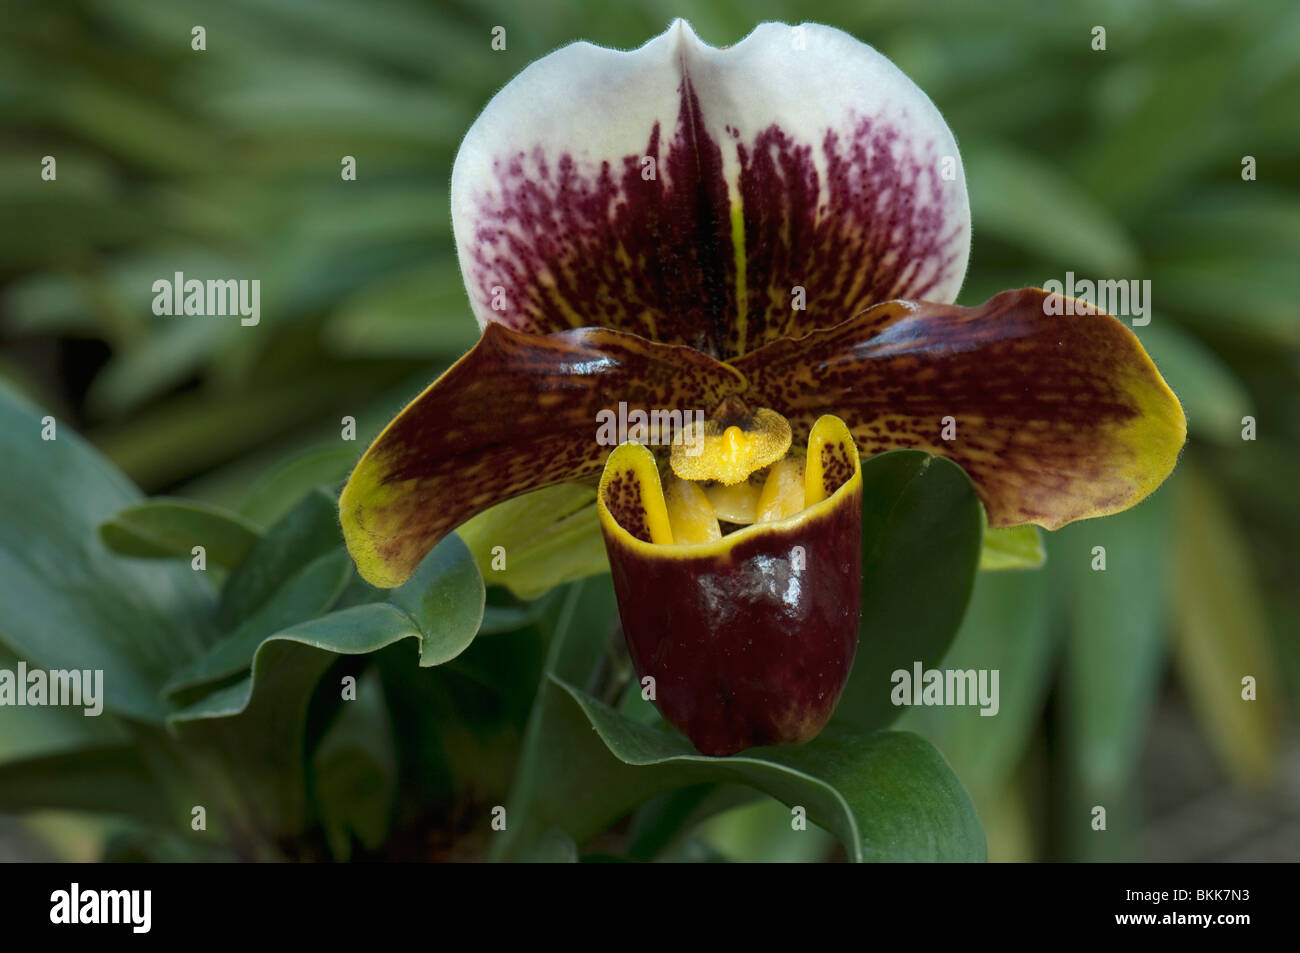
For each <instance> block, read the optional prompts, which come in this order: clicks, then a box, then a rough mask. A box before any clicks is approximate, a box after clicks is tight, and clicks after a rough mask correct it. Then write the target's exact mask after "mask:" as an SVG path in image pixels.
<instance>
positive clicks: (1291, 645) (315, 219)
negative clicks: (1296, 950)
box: [0, 0, 1300, 860]
mask: <svg viewBox="0 0 1300 953" xmlns="http://www.w3.org/2000/svg"><path fill="white" fill-rule="evenodd" d="M675 16H685V17H687V18H689V19H690V20H691V21H692V24H693V26H694V27H695V28H696V30H697V31H698V32H699V34H700V35H701V37H702V38H703V39H704V40H705V41H706V42H710V43H712V44H715V45H726V44H730V43H734V42H736V41H738V40H739V39H740V38H742V37H743V36H744V35H745V34H746V33H748V32H749V30H750V29H751V28H752V27H753V26H754V25H755V24H756V23H757V22H760V21H762V20H767V19H776V20H785V21H787V22H799V21H801V20H817V21H821V22H825V23H829V24H832V25H834V26H837V27H840V28H842V29H845V30H847V31H849V32H851V33H853V34H854V35H856V36H857V37H859V38H860V39H862V40H864V41H866V42H868V43H870V44H872V45H873V46H875V47H877V48H878V49H880V50H881V51H882V52H883V53H885V54H886V55H887V56H888V57H890V58H891V59H892V60H894V61H895V62H896V63H897V64H898V65H899V66H900V67H901V68H902V69H903V70H904V71H905V72H907V73H908V74H909V75H910V76H911V77H912V78H913V79H914V80H915V81H916V82H917V83H918V84H919V85H920V86H921V87H922V88H923V89H924V90H925V91H926V92H927V93H928V94H929V95H930V97H931V98H932V99H933V100H934V101H935V103H936V104H937V105H938V106H939V108H940V109H941V110H942V112H943V113H944V115H945V116H946V118H947V120H948V122H949V124H950V125H951V126H952V128H953V130H954V132H955V133H956V136H957V140H958V142H959V144H960V146H961V148H962V152H963V157H964V161H965V164H966V168H967V175H968V184H969V189H970V194H971V204H972V215H973V221H974V248H973V252H972V256H971V269H970V272H969V275H968V278H967V282H966V286H965V289H964V290H963V293H962V296H961V299H960V302H961V303H963V304H974V303H978V302H980V301H983V300H984V299H986V298H987V297H989V296H990V295H991V294H993V293H995V292H997V291H1000V290H1002V289H1004V288H1010V287H1019V286H1023V285H1041V284H1042V283H1043V282H1045V281H1047V280H1049V279H1052V278H1056V279H1058V280H1063V279H1064V276H1065V273H1066V271H1067V270H1069V271H1073V272H1075V273H1076V275H1079V276H1081V277H1082V276H1088V277H1108V278H1137V279H1150V281H1151V282H1152V288H1153V299H1154V317H1153V320H1152V322H1151V324H1150V325H1149V326H1147V327H1144V328H1139V329H1137V331H1138V334H1139V335H1140V337H1141V338H1142V340H1143V342H1144V344H1145V345H1146V346H1147V348H1148V350H1149V351H1150V352H1151V354H1152V355H1153V357H1154V358H1155V360H1156V362H1157V364H1158V365H1159V367H1160V368H1161V370H1162V372H1163V373H1164V374H1165V375H1166V377H1167V379H1168V380H1169V382H1170V384H1171V386H1172V387H1173V388H1174V390H1175V391H1176V392H1177V393H1178V394H1179V396H1180V397H1181V399H1182V400H1183V402H1184V406H1185V408H1186V411H1187V416H1188V420H1189V427H1190V432H1191V441H1190V443H1189V446H1188V448H1187V450H1186V452H1185V454H1184V457H1183V459H1182V461H1181V463H1180V465H1179V468H1178V470H1177V471H1176V473H1175V475H1174V477H1173V478H1172V479H1171V480H1170V482H1169V483H1168V484H1167V485H1166V486H1165V487H1164V488H1163V489H1162V490H1161V491H1160V492H1159V493H1157V494H1156V495H1155V496H1154V497H1152V498H1151V499H1150V500H1149V501H1147V502H1146V503H1144V504H1143V505H1141V506H1139V507H1138V508H1136V509H1134V510H1132V511H1130V512H1129V513H1126V514H1124V515H1122V516H1120V517H1116V518H1113V519H1107V520H1104V521H1100V522H1091V523H1084V524H1078V525H1075V526H1073V527H1070V528H1067V529H1066V530H1064V531H1062V532H1059V533H1056V534H1050V538H1049V539H1048V544H1047V545H1048V553H1049V558H1048V565H1047V567H1046V568H1045V569H1043V570H1040V571H1038V572H1028V573H1027V572H1004V573H984V574H982V575H981V577H980V580H979V582H978V583H977V587H976V595H975V599H974V602H973V604H972V608H971V612H970V615H969V617H968V619H967V622H966V624H965V626H964V628H963V630H962V633H961V635H960V636H959V638H958V641H957V643H956V645H955V647H954V649H953V651H952V654H951V655H950V656H949V662H948V663H947V664H948V666H949V667H967V666H974V667H982V668H999V669H1000V670H1001V688H1002V710H1001V713H1000V715H999V716H998V717H996V718H980V717H978V715H977V714H976V712H974V711H968V712H952V711H943V712H937V711H933V710H931V711H919V712H911V713H909V714H908V715H907V716H905V717H904V719H903V722H902V725H903V726H904V727H911V728H913V729H915V730H919V731H922V732H923V733H925V734H926V735H927V736H928V737H930V738H931V739H932V740H933V741H934V742H935V744H936V745H938V747H939V748H940V749H941V750H942V751H943V752H944V754H945V755H946V756H947V757H948V759H949V760H950V761H951V762H952V764H953V767H954V768H955V769H956V772H957V774H958V776H959V777H960V778H961V779H962V781H963V782H964V783H965V785H966V786H967V788H968V789H969V790H970V791H971V793H972V795H973V797H974V798H975V801H976V804H977V805H978V807H979V810H980V813H981V817H982V819H983V821H984V824H985V828H986V832H987V836H988V840H989V851H990V856H991V857H992V858H993V859H1123V860H1136V859H1152V860H1167V859H1293V860H1294V859H1300V751H1298V749H1297V736H1296V732H1295V730H1294V713H1295V710H1296V700H1297V698H1300V641H1298V639H1297V633H1300V585H1298V583H1300V579H1298V578H1297V574H1298V570H1300V493H1297V491H1296V486H1297V481H1296V473H1297V472H1298V471H1300V304H1298V302H1300V188H1298V186H1300V6H1297V5H1296V4H1295V3H1293V2H1289V0H1278V2H1249V3H1247V2H1222V3H1216V2H1210V0H1181V2H1175V0H1165V2H1155V0H1115V2H1084V3H1074V4H1070V5H1068V6H1067V5H1064V4H1055V3H1042V2H1029V0H999V2H991V3H975V2H917V0H900V2H861V0H853V2H847V0H846V2H839V0H829V2H820V3H816V4H808V3H794V2H788V3H781V2H764V0H759V2H747V3H743V4H742V3H740V2H738V0H717V2H679V3H669V2H659V0H634V2H621V3H617V4H610V3H601V2H596V0H583V2H577V0H574V2H567V3H561V2H531V3H505V2H475V3H469V2H462V3H457V2H447V0H440V2H433V3H430V2H421V0H368V2H364V3H362V2H355V0H226V2H223V3H222V4H219V5H213V4H210V3H200V2H197V0H169V2H167V3H147V4H146V3H139V2H136V0H66V2H55V3H35V2H33V3H15V4H10V5H9V8H8V11H7V15H6V17H5V18H4V19H5V24H6V25H5V29H4V31H3V33H0V113H2V114H3V129H4V138H3V146H2V147H0V170H2V171H3V174H0V216H2V217H3V221H4V223H5V228H4V229H3V231H2V233H0V341H2V342H3V355H2V356H0V375H3V376H4V377H5V378H6V379H8V380H9V381H11V382H12V383H14V384H16V385H17V386H18V387H19V388H20V389H22V390H24V391H26V392H27V393H28V394H30V395H31V396H32V397H33V398H34V399H35V400H37V401H38V402H40V403H41V404H42V405H43V406H46V407H49V408H51V411H52V412H53V413H56V414H57V415H58V416H59V417H60V418H61V420H63V421H67V422H69V423H71V424H72V425H73V426H75V427H76V428H77V429H79V430H81V431H82V432H83V433H85V434H87V435H88V436H89V438H90V439H91V440H92V441H93V442H94V443H95V444H96V445H97V446H98V447H99V448H100V449H101V450H102V451H103V452H104V453H106V454H107V455H108V456H109V457H110V458H111V459H112V460H113V461H115V462H116V463H117V464H118V465H119V466H120V467H121V468H122V469H123V470H124V471H125V472H126V473H127V474H128V475H129V476H130V477H131V478H132V479H133V480H135V481H136V482H137V483H138V484H140V485H141V486H142V487H143V488H144V489H145V491H146V492H151V493H157V492H167V493H169V494H173V495H180V496H187V497H192V498H197V499H201V500H207V501H212V502H215V503H220V504H225V505H232V506H233V505H236V504H238V503H241V502H244V501H246V500H247V499H248V497H249V494H250V493H256V487H257V484H256V481H257V478H258V477H259V476H260V475H262V474H264V473H266V472H267V471H268V470H270V469H271V468H272V467H274V466H275V465H277V464H279V463H281V462H283V461H285V460H287V459H290V458H293V457H295V456H298V455H301V454H304V452H305V453H307V456H306V457H304V458H303V459H304V461H305V462H304V464H303V466H305V467H309V468H310V467H313V466H315V467H320V468H321V472H322V473H326V472H331V468H333V469H337V468H338V466H339V465H340V460H342V463H343V465H344V466H346V462H347V460H348V459H351V458H354V457H355V455H356V454H357V453H358V452H359V450H360V449H361V448H362V447H364V445H365V443H366V442H367V441H368V439H369V438H370V437H371V436H373V435H374V434H375V433H377V432H378V429H379V428H380V427H381V426H382V425H383V424H384V423H385V422H386V421H387V419H388V418H389V417H390V416H391V414H392V413H393V412H394V411H395V410H396V409H397V408H398V407H399V406H400V405H401V404H402V403H403V402H404V401H405V400H406V399H408V398H409V397H411V396H413V395H414V394H415V393H416V392H417V391H418V390H419V389H421V388H422V387H423V386H424V385H425V384H426V383H427V382H428V381H429V380H431V379H432V378H433V377H434V376H435V375H436V374H437V373H438V372H439V371H440V370H441V369H442V368H444V367H445V366H447V365H448V364H449V363H450V362H451V361H452V360H454V359H455V358H456V357H457V356H459V354H460V353H462V352H463V351H464V350H465V349H466V348H467V347H468V346H469V345H470V344H472V342H473V340H474V339H475V337H476V334H477V331H476V327H475V324H474V321H473V318H472V316H471V314H470V311H469V307H468V304H467V301H466V298H465V294H464V289H463V286H462V284H461V280H460V276H459V271H458V268H457V265H456V260H455V256H454V252H453V248H452V240H451V226H450V219H449V212H448V180H449V177H450V170H451V164H452V160H453V158H454V155H455V150H456V147H457V144H458V142H459V140H460V138H461V136H462V135H463V134H464V132H465V130H466V129H467V128H468V126H469V124H470V123H471V122H472V121H473V119H474V117H475V115H476V114H477V112H478V111H479V110H480V109H481V108H482V107H483V106H484V105H485V104H486V102H487V100H488V99H489V97H490V96H491V95H492V94H493V93H494V92H495V91H496V90H497V89H498V88H499V87H500V86H501V85H502V84H504V83H505V82H506V81H508V80H509V79H510V78H511V77H512V76H513V75H514V74H515V73H517V72H518V71H519V70H520V69H522V68H523V67H524V66H525V65H527V64H528V63H529V62H531V61H532V60H534V59H536V58H537V57H539V56H541V55H544V54H545V53H547V52H548V51H550V50H552V49H554V48H556V47H557V46H560V45H562V44H564V43H567V42H570V41H572V40H575V39H587V40H590V41H593V42H596V43H599V44H602V45H606V46H615V47H624V48H628V47H633V46H637V45H640V44H641V43H643V42H644V41H646V40H647V39H649V38H650V37H651V36H653V35H655V34H657V33H659V32H661V31H662V30H663V29H664V27H665V26H666V25H667V24H668V22H669V21H670V20H671V19H672V18H673V17H675ZM195 25H202V26H203V27H205V29H206V31H207V49H206V51H204V52H195V51H193V50H191V48H190V40H191V32H190V31H191V28H192V27H193V26H195ZM498 25H500V26H504V27H505V29H506V37H507V48H506V50H505V51H500V52H497V51H493V50H492V49H491V48H490V40H491V31H492V28H493V27H494V26H498ZM1094 26H1103V27H1104V28H1105V30H1106V46H1107V48H1106V50H1105V51H1104V52H1102V51H1094V50H1093V49H1092V41H1093V27H1094ZM45 155H53V156H55V157H56V159H57V163H58V166H57V168H58V178H57V180H56V181H54V182H46V181H42V179H41V177H40V163H41V158H42V157H43V156H45ZM343 156H354V157H356V160H357V172H358V177H357V181H355V182H344V181H342V180H341V179H340V175H339V172H340V160H341V158H342V157H343ZM1245 156H1253V157H1254V158H1255V160H1256V164H1257V179H1256V180H1255V181H1243V179H1242V175H1241V171H1242V161H1243V157H1245ZM175 271H183V272H185V273H186V274H187V275H193V276H204V277H211V276H237V277H250V278H251V277H255V278H259V279H260V280H261V284H262V301H261V313H262V317H261V324H260V325H259V326H258V327H257V328H255V329H250V328H241V327H240V326H239V324H238V322H237V321H235V320H233V319H231V320H225V321H222V320H208V321H188V320H172V319H168V318H159V317H155V316H154V315H153V314H152V311H151V308H150V302H151V301H152V298H153V293H152V290H151V284H152V282H153V281H154V280H155V279H156V278H158V277H162V276H170V275H171V274H172V273H173V272H175ZM345 414H346V415H352V416H355V417H356V419H357V421H358V442H357V443H356V444H354V445H343V447H342V448H340V442H339V439H338V434H339V420H340V417H341V416H342V415H345ZM1248 415H1249V416H1253V417H1255V418H1256V419H1257V422H1258V424H1257V426H1258V438H1257V439H1256V440H1253V441H1246V440H1243V439H1242V418H1243V417H1245V416H1248ZM1098 545H1101V546H1105V547H1106V549H1107V553H1108V567H1107V571H1106V572H1104V573H1098V572H1093V571H1092V570H1091V568H1090V563H1091V561H1092V550H1093V547H1095V546H1098ZM1247 675H1249V676H1253V677H1254V678H1255V679H1256V680H1257V683H1258V698H1257V700H1255V701H1253V702H1246V701H1242V699H1241V678H1242V677H1243V676H1247ZM967 716H970V717H967ZM466 770H467V771H470V772H473V771H475V770H482V771H484V772H485V773H486V774H487V775H489V776H491V777H493V778H494V777H495V776H496V775H498V774H500V766H499V765H494V764H488V765H484V764H482V763H480V762H476V761H474V760H473V759H470V760H469V761H468V762H467V765H466ZM482 783H483V785H485V786H487V787H489V788H490V787H491V785H492V784H493V783H495V782H494V781H492V780H491V779H489V780H485V781H483V782H482ZM1096 805H1102V806H1104V807H1106V809H1107V830H1106V831H1105V832H1099V831H1094V830H1093V829H1092V826H1091V820H1092V809H1093V807H1094V806H1096ZM786 819H788V812H786V811H785V809H784V808H783V807H781V806H780V805H777V804H776V802H765V801H760V802H756V803H755V804H752V805H750V806H747V807H744V808H741V809H738V810H735V811H731V812H728V813H725V814H723V815H720V816H719V817H717V818H715V819H714V820H712V821H710V822H709V824H708V826H707V827H706V829H705V830H703V831H702V832H701V840H700V843H703V844H707V845H709V847H710V849H712V850H715V851H717V852H720V853H721V854H722V855H723V856H728V857H734V858H742V859H809V860H811V859H822V858H830V857H834V856H835V850H834V849H833V848H832V847H831V846H830V842H829V841H828V840H824V839H823V840H819V839H817V838H801V839H800V838H792V837H791V836H790V834H789V831H788V824H787V823H785V820H786ZM0 822H2V823H0V857H4V856H26V855H28V854H31V855H40V856H44V855H45V853H46V852H50V851H52V852H53V854H54V855H55V856H64V857H89V856H96V855H97V852H98V849H99V844H100V841H101V840H102V838H103V837H104V836H105V833H106V831H108V830H109V829H108V828H106V827H104V826H103V824H101V823H99V822H94V823H91V822H88V821H85V820H83V819H80V818H74V817H72V816H69V815H66V814H54V813H50V814H41V813H38V814H36V815H34V816H31V817H29V818H26V819H24V820H23V821H21V822H19V821H18V820H15V819H0Z"/></svg>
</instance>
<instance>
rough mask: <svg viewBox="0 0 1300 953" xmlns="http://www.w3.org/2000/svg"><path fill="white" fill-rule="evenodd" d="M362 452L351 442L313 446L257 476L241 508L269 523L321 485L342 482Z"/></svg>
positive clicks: (254, 518)
mask: <svg viewBox="0 0 1300 953" xmlns="http://www.w3.org/2000/svg"><path fill="white" fill-rule="evenodd" d="M358 453H359V451H358V450H356V449H355V448H353V447H352V446H349V445H348V444H342V445H336V444H327V445H325V446H322V447H313V448H312V449H310V450H305V451H303V452H302V453H299V454H296V455H295V456H293V457H290V458H289V459H288V460H285V461H284V462H283V463H281V464H280V465H279V466H277V467H275V468H274V469H272V470H270V471H268V472H267V473H265V474H264V475H262V476H260V477H258V479H257V480H255V481H254V482H253V485H252V486H250V487H249V489H248V492H247V494H246V495H245V497H244V500H243V502H242V503H241V504H240V506H239V511H240V512H241V513H243V514H244V516H245V517H247V518H248V520H249V521H250V522H252V523H255V524H256V525H258V526H270V525H272V524H273V523H275V522H276V521H277V520H279V519H280V518H281V517H282V516H284V515H285V514H286V513H287V512H289V510H290V509H292V508H293V505H294V504H295V503H297V502H298V501H299V500H301V499H302V498H303V497H304V496H305V495H306V494H307V493H309V492H311V491H312V490H313V489H315V488H316V487H318V486H334V485H335V484H338V483H341V482H343V479H344V478H345V477H346V476H347V475H348V471H350V470H351V469H352V467H353V465H354V464H355V463H356V462H357V456H358Z"/></svg>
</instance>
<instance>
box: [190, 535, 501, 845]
mask: <svg viewBox="0 0 1300 953" xmlns="http://www.w3.org/2000/svg"><path fill="white" fill-rule="evenodd" d="M483 600H484V587H483V580H482V578H481V577H480V576H479V574H478V569H477V568H476V567H475V566H474V562H473V560H472V559H471V558H470V556H469V552H468V551H467V550H466V549H465V546H464V544H463V543H461V542H460V540H459V539H457V538H456V537H455V536H454V535H453V536H448V537H447V538H446V539H444V540H443V541H442V542H441V543H439V544H438V545H437V546H436V547H434V549H433V551H432V552H431V553H429V555H428V556H426V557H425V558H424V561H423V562H421V563H420V566H419V568H418V569H417V570H416V572H415V574H414V575H413V576H412V577H411V579H410V580H409V581H408V582H407V583H406V584H405V585H403V586H402V587H401V588H399V589H394V590H392V591H391V592H390V593H388V601H387V602H375V603H369V604H366V605H359V606H354V607H352V608H349V609H343V610H340V611H338V612H334V613H331V614H329V615H326V616H321V617H320V618H317V619H313V620H311V621H309V622H304V623H302V624H300V625H294V626H290V627H289V628H287V629H284V630H282V631H280V632H276V633H274V634H273V635H270V636H268V637H267V638H265V639H264V640H263V641H262V643H261V644H260V645H259V646H258V648H257V651H256V653H255V654H254V656H253V663H252V670H251V672H250V674H249V676H248V677H247V678H244V679H242V680H240V681H237V682H234V683H233V684H230V685H227V686H225V687H222V688H219V689H217V690H216V691H214V692H212V693H211V694H209V695H208V696H206V697H205V698H203V699H201V700H199V701H197V702H195V703H194V704H192V705H189V706H188V707H186V708H185V709H183V710H181V711H179V712H177V713H176V714H174V715H172V716H171V717H170V718H169V719H168V721H169V724H171V725H172V726H173V727H174V728H175V729H176V730H177V731H178V732H179V733H180V735H181V738H182V739H183V740H184V741H185V742H186V743H187V744H202V745H205V746H206V747H208V748H209V749H212V750H218V751H222V752H225V753H226V756H227V757H228V758H229V759H230V765H229V770H231V771H234V772H236V775H237V776H238V778H239V785H240V790H241V791H244V792H246V799H247V800H248V801H249V803H250V810H252V811H253V812H254V813H255V816H256V822H257V824H258V826H259V828H260V829H263V830H268V831H272V832H275V833H277V834H290V833H296V832H298V831H300V830H301V829H302V826H303V824H304V822H305V812H306V793H305V765H304V762H303V756H304V752H303V732H304V730H305V727H306V722H307V713H308V706H309V704H310V702H311V697H312V693H313V691H314V689H315V687H316V684H317V682H318V681H319V679H320V677H321V675H323V674H324V672H325V671H326V670H327V669H328V668H329V667H330V665H331V664H332V663H333V661H334V660H335V658H336V657H337V656H339V655H365V654H370V653H373V652H377V651H379V650H380V649H383V648H385V647H386V646H389V645H392V644H394V643H396V642H400V641H402V640H404V639H415V640H416V644H417V645H418V647H419V651H420V665H422V666H430V665H440V664H442V663H444V662H447V661H449V660H451V659H453V658H455V657H456V656H457V655H459V654H460V653H461V652H463V651H464V650H465V648H466V646H468V645H469V643H470V641H471V640H472V639H473V638H474V635H475V633H476V632H477V631H478V627H479V622H480V619H481V617H482V612H483Z"/></svg>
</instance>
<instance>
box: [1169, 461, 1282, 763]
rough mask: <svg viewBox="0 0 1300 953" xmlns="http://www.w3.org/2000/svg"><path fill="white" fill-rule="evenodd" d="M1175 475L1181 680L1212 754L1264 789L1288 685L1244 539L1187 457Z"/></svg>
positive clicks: (1175, 607)
mask: <svg viewBox="0 0 1300 953" xmlns="http://www.w3.org/2000/svg"><path fill="white" fill-rule="evenodd" d="M1182 476H1183V479H1182V485H1181V486H1180V487H1179V488H1178V489H1179V495H1178V499H1177V501H1176V506H1177V514H1178V520H1177V523H1176V524H1175V525H1176V529H1175V539H1174V544H1173V565H1172V572H1171V573H1170V579H1169V582H1170V587H1169V605H1170V611H1171V612H1172V614H1173V617H1174V636H1175V637H1174V661H1175V663H1176V665H1177V671H1178V675H1179V680H1180V681H1181V683H1182V685H1183V686H1184V690H1185V691H1186V692H1187V694H1188V696H1189V699H1190V701H1191V703H1192V707H1193V710H1194V711H1195V713H1196V716H1197V720H1198V721H1199V722H1200V724H1201V728H1202V730H1203V731H1204V732H1205V734H1206V737H1207V738H1208V739H1209V741H1210V743H1211V745H1212V746H1213V748H1214V751H1215V753H1216V754H1217V755H1218V757H1219V760H1220V761H1221V762H1222V763H1223V765H1224V766H1225V767H1226V768H1227V769H1228V771H1229V772H1230V773H1231V774H1232V776H1233V777H1234V778H1236V779H1237V780H1238V781H1239V782H1241V783H1243V784H1247V785H1250V786H1253V787H1264V786H1267V785H1268V784H1269V783H1271V782H1272V781H1273V780H1274V779H1275V778H1276V776H1277V771H1278V764H1279V761H1280V758H1281V756H1280V754H1279V751H1278V749H1279V733H1280V732H1279V729H1280V724H1281V717H1282V710H1283V707H1284V701H1283V699H1284V698H1285V697H1286V684H1285V681H1284V678H1283V672H1282V670H1281V668H1280V666H1279V665H1278V664H1277V660H1276V658H1275V657H1274V654H1273V652H1272V650H1271V647H1270V642H1269V636H1268V622H1267V619H1266V618H1265V616H1264V612H1263V600H1262V599H1261V597H1260V587H1259V582H1258V580H1257V578H1256V574H1255V568H1254V566H1253V565H1252V559H1251V547H1250V544H1249V543H1248V541H1247V540H1246V538H1245V537H1244V536H1243V535H1242V532H1241V530H1240V528H1239V527H1238V526H1237V524H1236V522H1235V520H1234V519H1233V516H1232V511H1231V510H1230V509H1229V507H1228V505H1227V503H1226V502H1225V500H1224V499H1223V497H1222V494H1221V492H1220V491H1218V490H1217V489H1216V488H1215V486H1214V485H1213V484H1212V483H1211V482H1210V481H1209V480H1208V479H1207V478H1206V476H1205V475H1204V474H1203V473H1202V472H1200V471H1199V470H1198V469H1197V468H1195V467H1193V466H1190V465H1188V464H1185V465H1184V473H1183V475H1182ZM1247 677H1249V678H1251V679H1253V682H1254V684H1253V700H1248V699H1247V689H1246V685H1245V683H1244V679H1246V678H1247Z"/></svg>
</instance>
